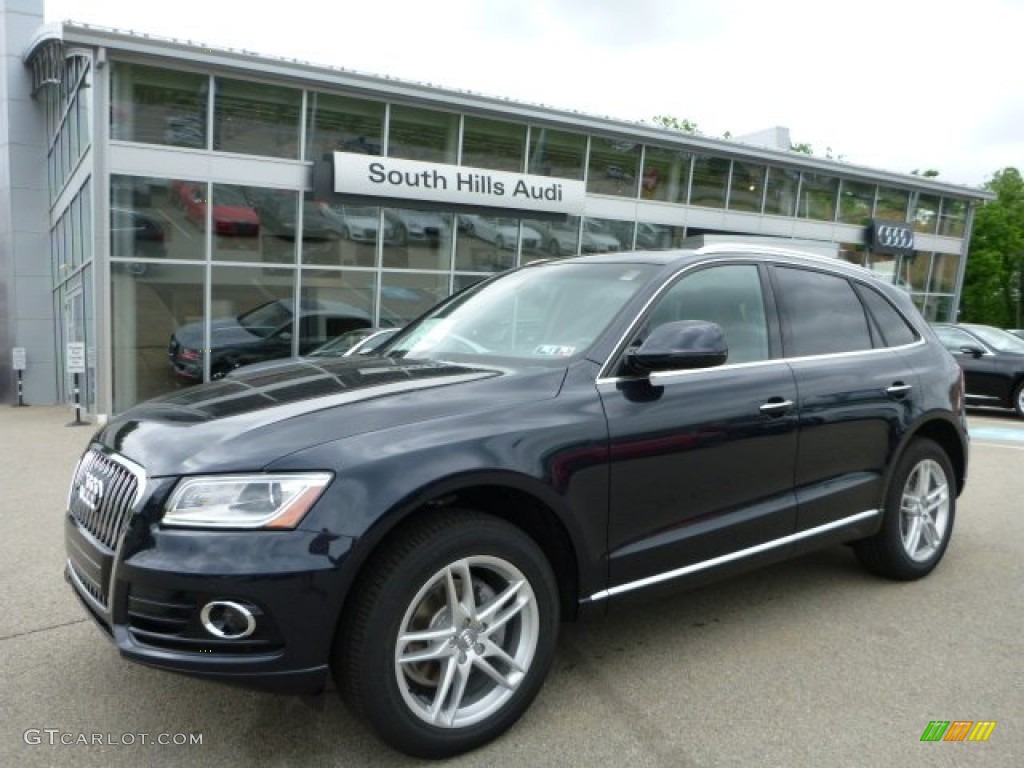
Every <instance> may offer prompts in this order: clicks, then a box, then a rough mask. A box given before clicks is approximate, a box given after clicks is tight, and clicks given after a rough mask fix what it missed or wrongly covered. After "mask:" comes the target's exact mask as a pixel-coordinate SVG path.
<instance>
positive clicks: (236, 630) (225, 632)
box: [199, 600, 256, 640]
mask: <svg viewBox="0 0 1024 768" xmlns="http://www.w3.org/2000/svg"><path fill="white" fill-rule="evenodd" d="M199 618H200V620H201V621H202V622H203V628H204V629H205V630H206V631H207V632H209V633H210V634H211V635H214V636H215V637H222V638H224V639H226V640H241V639H243V638H246V637H248V636H249V635H251V634H252V633H253V632H255V631H256V617H255V616H253V614H252V611H251V610H249V609H248V608H246V607H245V606H244V605H241V604H239V603H232V602H229V601H227V600H214V601H213V602H211V603H207V604H206V605H204V606H203V610H202V612H201V613H200V614H199Z"/></svg>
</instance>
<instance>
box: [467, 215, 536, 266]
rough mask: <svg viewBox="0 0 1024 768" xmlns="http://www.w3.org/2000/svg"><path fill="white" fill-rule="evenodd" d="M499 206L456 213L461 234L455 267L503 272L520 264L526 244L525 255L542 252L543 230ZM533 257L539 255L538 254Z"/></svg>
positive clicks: (526, 256)
mask: <svg viewBox="0 0 1024 768" xmlns="http://www.w3.org/2000/svg"><path fill="white" fill-rule="evenodd" d="M502 213H503V212H502V211H500V210H496V211H494V213H492V214H475V213H472V214H467V213H460V214H458V215H457V216H456V221H457V222H458V227H457V231H458V236H457V239H456V244H455V268H456V269H458V270H462V271H464V272H502V271H504V270H506V269H511V268H512V267H514V266H515V265H516V254H517V253H518V252H519V248H520V244H521V245H522V250H523V258H524V259H529V258H531V257H530V256H529V255H528V254H539V252H540V249H541V247H542V245H543V242H544V237H543V235H542V234H541V232H540V231H539V230H537V229H534V228H533V227H532V226H530V224H529V223H523V224H522V226H520V220H519V219H517V218H514V217H510V216H504V215H502ZM532 258H537V256H536V255H534V256H532Z"/></svg>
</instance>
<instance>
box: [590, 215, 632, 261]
mask: <svg viewBox="0 0 1024 768" xmlns="http://www.w3.org/2000/svg"><path fill="white" fill-rule="evenodd" d="M580 243H581V246H582V250H583V253H616V252H618V251H629V250H632V249H633V222H632V221H624V220H618V219H593V218H585V219H584V220H583V231H582V233H581V235H580Z"/></svg>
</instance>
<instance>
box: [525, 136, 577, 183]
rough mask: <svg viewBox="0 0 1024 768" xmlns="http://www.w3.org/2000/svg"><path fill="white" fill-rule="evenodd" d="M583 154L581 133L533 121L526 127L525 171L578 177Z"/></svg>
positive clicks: (570, 177)
mask: <svg viewBox="0 0 1024 768" xmlns="http://www.w3.org/2000/svg"><path fill="white" fill-rule="evenodd" d="M586 154H587V137H586V136H584V135H583V134H581V133H570V132H568V131H559V130H555V129H554V128H545V127H543V126H537V125H535V126H533V127H531V128H530V154H529V160H528V163H527V173H532V174H536V175H537V176H558V177H560V178H564V179H577V180H582V179H583V168H584V164H585V163H584V158H585V157H586Z"/></svg>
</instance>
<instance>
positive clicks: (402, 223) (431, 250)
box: [382, 208, 454, 270]
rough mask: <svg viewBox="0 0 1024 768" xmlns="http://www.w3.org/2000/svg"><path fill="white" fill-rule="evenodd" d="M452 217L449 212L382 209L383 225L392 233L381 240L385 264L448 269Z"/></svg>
mask: <svg viewBox="0 0 1024 768" xmlns="http://www.w3.org/2000/svg"><path fill="white" fill-rule="evenodd" d="M453 219H454V216H453V215H452V214H451V213H449V212H448V211H436V210H420V209H416V208H385V209H384V211H383V222H384V226H385V227H387V228H388V230H389V231H390V232H391V233H392V235H391V240H390V242H385V243H384V252H383V257H382V258H383V265H384V267H385V268H388V269H438V270H448V269H451V254H452V236H453V231H454V227H453V226H452V223H453Z"/></svg>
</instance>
